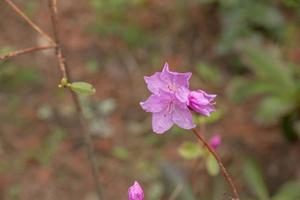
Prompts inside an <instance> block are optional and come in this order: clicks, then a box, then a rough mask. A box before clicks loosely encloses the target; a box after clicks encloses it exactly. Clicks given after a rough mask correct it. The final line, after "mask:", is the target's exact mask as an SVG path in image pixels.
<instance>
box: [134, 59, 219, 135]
mask: <svg viewBox="0 0 300 200" xmlns="http://www.w3.org/2000/svg"><path fill="white" fill-rule="evenodd" d="M191 76H192V73H190V72H187V73H178V72H172V71H170V70H169V66H168V64H167V63H166V64H165V65H164V68H163V70H162V72H156V73H154V74H153V75H152V76H149V77H147V76H145V77H144V78H145V81H146V84H147V87H148V89H149V90H150V92H151V93H152V95H151V96H150V97H149V98H148V99H147V100H146V101H144V102H141V103H140V105H141V107H142V108H143V109H144V110H145V111H146V112H151V113H152V129H153V131H154V132H155V133H158V134H162V133H164V132H166V131H167V130H169V129H170V128H171V127H172V126H173V125H174V124H176V125H177V126H179V127H180V128H183V129H192V128H194V127H195V124H194V123H193V120H192V114H191V112H190V110H192V111H195V112H198V113H200V114H203V115H206V116H208V115H210V113H211V112H212V111H214V110H215V109H214V106H213V105H214V102H213V101H214V98H215V97H216V95H211V94H207V93H205V92H204V91H202V90H198V91H190V90H189V80H190V78H191Z"/></svg>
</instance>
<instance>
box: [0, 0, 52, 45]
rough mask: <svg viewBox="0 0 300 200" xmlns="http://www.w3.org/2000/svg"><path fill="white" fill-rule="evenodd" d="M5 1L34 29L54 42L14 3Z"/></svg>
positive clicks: (9, 0)
mask: <svg viewBox="0 0 300 200" xmlns="http://www.w3.org/2000/svg"><path fill="white" fill-rule="evenodd" d="M5 2H6V3H7V4H8V5H9V6H10V7H11V8H12V9H13V10H14V11H15V12H16V13H17V14H18V15H20V16H21V17H22V18H23V19H24V20H25V21H26V22H27V23H28V24H29V25H30V26H31V27H32V28H33V29H34V30H35V31H37V32H38V33H40V34H41V35H42V36H44V37H45V38H46V39H47V40H48V41H49V42H50V43H51V44H53V43H54V41H53V39H52V38H51V37H50V36H49V35H48V34H47V33H45V32H44V31H43V30H42V29H41V28H40V27H39V26H38V25H36V24H35V23H34V22H33V21H32V20H31V19H30V18H29V17H28V16H27V15H26V14H25V13H24V12H23V11H22V10H21V9H20V8H19V7H18V6H17V5H16V4H15V3H13V2H12V1H11V0H5Z"/></svg>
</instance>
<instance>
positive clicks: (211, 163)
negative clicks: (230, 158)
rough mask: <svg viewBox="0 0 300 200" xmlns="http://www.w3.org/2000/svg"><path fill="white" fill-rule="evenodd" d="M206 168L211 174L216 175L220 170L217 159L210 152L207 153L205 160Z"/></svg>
mask: <svg viewBox="0 0 300 200" xmlns="http://www.w3.org/2000/svg"><path fill="white" fill-rule="evenodd" d="M205 164H206V169H207V171H208V173H209V175H211V176H216V175H218V174H219V172H220V168H219V165H218V162H217V160H216V159H215V158H214V157H213V155H212V154H209V155H208V156H207V158H206V160H205Z"/></svg>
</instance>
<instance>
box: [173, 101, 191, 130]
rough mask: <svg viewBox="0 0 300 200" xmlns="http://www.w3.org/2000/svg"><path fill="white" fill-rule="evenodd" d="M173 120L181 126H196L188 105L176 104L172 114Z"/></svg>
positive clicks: (189, 127)
mask: <svg viewBox="0 0 300 200" xmlns="http://www.w3.org/2000/svg"><path fill="white" fill-rule="evenodd" d="M172 120H173V122H174V123H175V124H176V125H177V126H179V127H180V128H183V129H192V128H195V124H194V123H193V117H192V114H191V112H190V111H189V109H187V108H186V107H181V106H179V105H176V106H175V110H174V112H173V115H172Z"/></svg>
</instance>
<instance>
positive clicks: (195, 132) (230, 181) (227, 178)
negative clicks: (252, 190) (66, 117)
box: [192, 129, 240, 200]
mask: <svg viewBox="0 0 300 200" xmlns="http://www.w3.org/2000/svg"><path fill="white" fill-rule="evenodd" d="M192 131H193V133H194V134H195V135H196V137H197V138H198V139H199V140H200V141H201V142H202V143H203V144H204V146H205V147H206V148H207V149H208V151H209V152H210V153H211V154H212V155H213V156H214V157H215V159H216V161H217V162H218V165H219V166H220V168H221V171H222V174H223V176H224V178H225V180H226V181H227V182H228V184H229V186H230V188H231V192H232V195H233V197H234V198H233V199H232V200H239V199H240V198H239V194H238V191H237V189H236V186H235V184H234V182H233V180H232V178H231V176H230V175H229V173H228V172H227V170H226V168H225V167H224V165H223V162H222V160H221V158H220V156H219V155H218V154H217V153H216V152H215V151H214V150H213V149H212V148H211V147H210V145H209V144H208V143H207V142H206V141H205V139H204V138H203V137H202V136H201V134H200V133H198V131H197V130H196V129H192Z"/></svg>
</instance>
